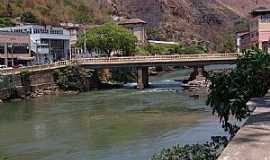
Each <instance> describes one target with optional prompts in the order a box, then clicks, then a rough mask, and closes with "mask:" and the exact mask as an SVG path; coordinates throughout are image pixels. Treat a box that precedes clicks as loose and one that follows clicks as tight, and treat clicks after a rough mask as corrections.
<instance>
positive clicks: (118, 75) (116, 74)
mask: <svg viewBox="0 0 270 160" xmlns="http://www.w3.org/2000/svg"><path fill="white" fill-rule="evenodd" d="M136 79H137V76H136V70H134V69H132V68H121V69H119V68H115V69H112V76H111V78H110V81H114V82H123V83H128V82H134V81H136Z"/></svg>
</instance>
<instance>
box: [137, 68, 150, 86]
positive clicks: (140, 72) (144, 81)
mask: <svg viewBox="0 0 270 160" xmlns="http://www.w3.org/2000/svg"><path fill="white" fill-rule="evenodd" d="M148 86H149V74H148V67H138V68H137V88H139V89H144V88H147V87H148Z"/></svg>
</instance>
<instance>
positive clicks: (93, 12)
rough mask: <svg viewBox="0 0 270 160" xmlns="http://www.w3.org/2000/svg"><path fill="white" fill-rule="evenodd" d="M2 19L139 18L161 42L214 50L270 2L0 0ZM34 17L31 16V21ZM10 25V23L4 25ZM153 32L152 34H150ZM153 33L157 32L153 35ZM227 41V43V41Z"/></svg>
mask: <svg viewBox="0 0 270 160" xmlns="http://www.w3.org/2000/svg"><path fill="white" fill-rule="evenodd" d="M0 2H1V3H0V23H1V21H2V19H1V17H11V18H12V19H15V18H16V17H18V16H21V15H26V17H27V18H28V19H29V14H24V13H29V12H30V13H31V14H32V15H33V16H34V17H36V21H37V22H39V23H49V24H57V23H59V22H70V21H71V22H76V23H92V24H101V23H104V22H106V21H109V20H110V16H111V15H112V14H113V15H117V16H123V17H129V18H133V17H138V18H141V19H143V20H145V21H147V22H148V28H150V29H152V30H153V29H154V30H157V31H158V32H160V33H161V34H160V35H158V36H156V37H158V38H160V39H171V40H181V41H185V42H190V41H193V40H199V41H200V40H204V41H205V40H207V41H210V42H213V44H215V46H216V48H222V47H224V45H232V44H231V43H232V42H231V41H232V35H233V34H232V33H234V32H235V31H237V30H244V29H246V28H247V24H246V21H245V18H246V17H247V16H248V13H249V12H250V10H251V9H253V8H255V7H259V6H269V7H270V0H57V1H56V0H0ZM31 18H33V17H31V16H30V19H31ZM7 24H9V23H7ZM151 33H152V32H151ZM154 33H156V32H154ZM227 39H230V42H228V43H229V44H223V43H227V42H226V40H227Z"/></svg>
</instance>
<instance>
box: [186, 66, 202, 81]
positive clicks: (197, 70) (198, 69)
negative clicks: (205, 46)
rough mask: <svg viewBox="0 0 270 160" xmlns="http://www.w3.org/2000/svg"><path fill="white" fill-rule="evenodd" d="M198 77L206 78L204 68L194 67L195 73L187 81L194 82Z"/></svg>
mask: <svg viewBox="0 0 270 160" xmlns="http://www.w3.org/2000/svg"><path fill="white" fill-rule="evenodd" d="M197 77H205V70H204V66H194V67H193V72H192V73H191V74H190V77H189V79H188V80H187V82H189V81H193V80H195V79H197Z"/></svg>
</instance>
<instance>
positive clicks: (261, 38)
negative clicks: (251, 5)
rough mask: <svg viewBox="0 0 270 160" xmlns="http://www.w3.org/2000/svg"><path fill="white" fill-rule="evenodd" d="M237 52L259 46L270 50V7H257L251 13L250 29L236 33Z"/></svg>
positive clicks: (266, 50)
mask: <svg viewBox="0 0 270 160" xmlns="http://www.w3.org/2000/svg"><path fill="white" fill-rule="evenodd" d="M236 37H237V38H236V45H237V52H241V51H242V50H243V49H247V48H251V47H258V48H259V49H262V50H264V51H265V52H267V53H268V52H269V51H270V50H269V49H268V48H269V46H270V45H269V39H270V9H267V8H263V7H260V8H257V9H254V10H253V11H252V12H251V13H250V18H249V31H248V32H242V33H236Z"/></svg>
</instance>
